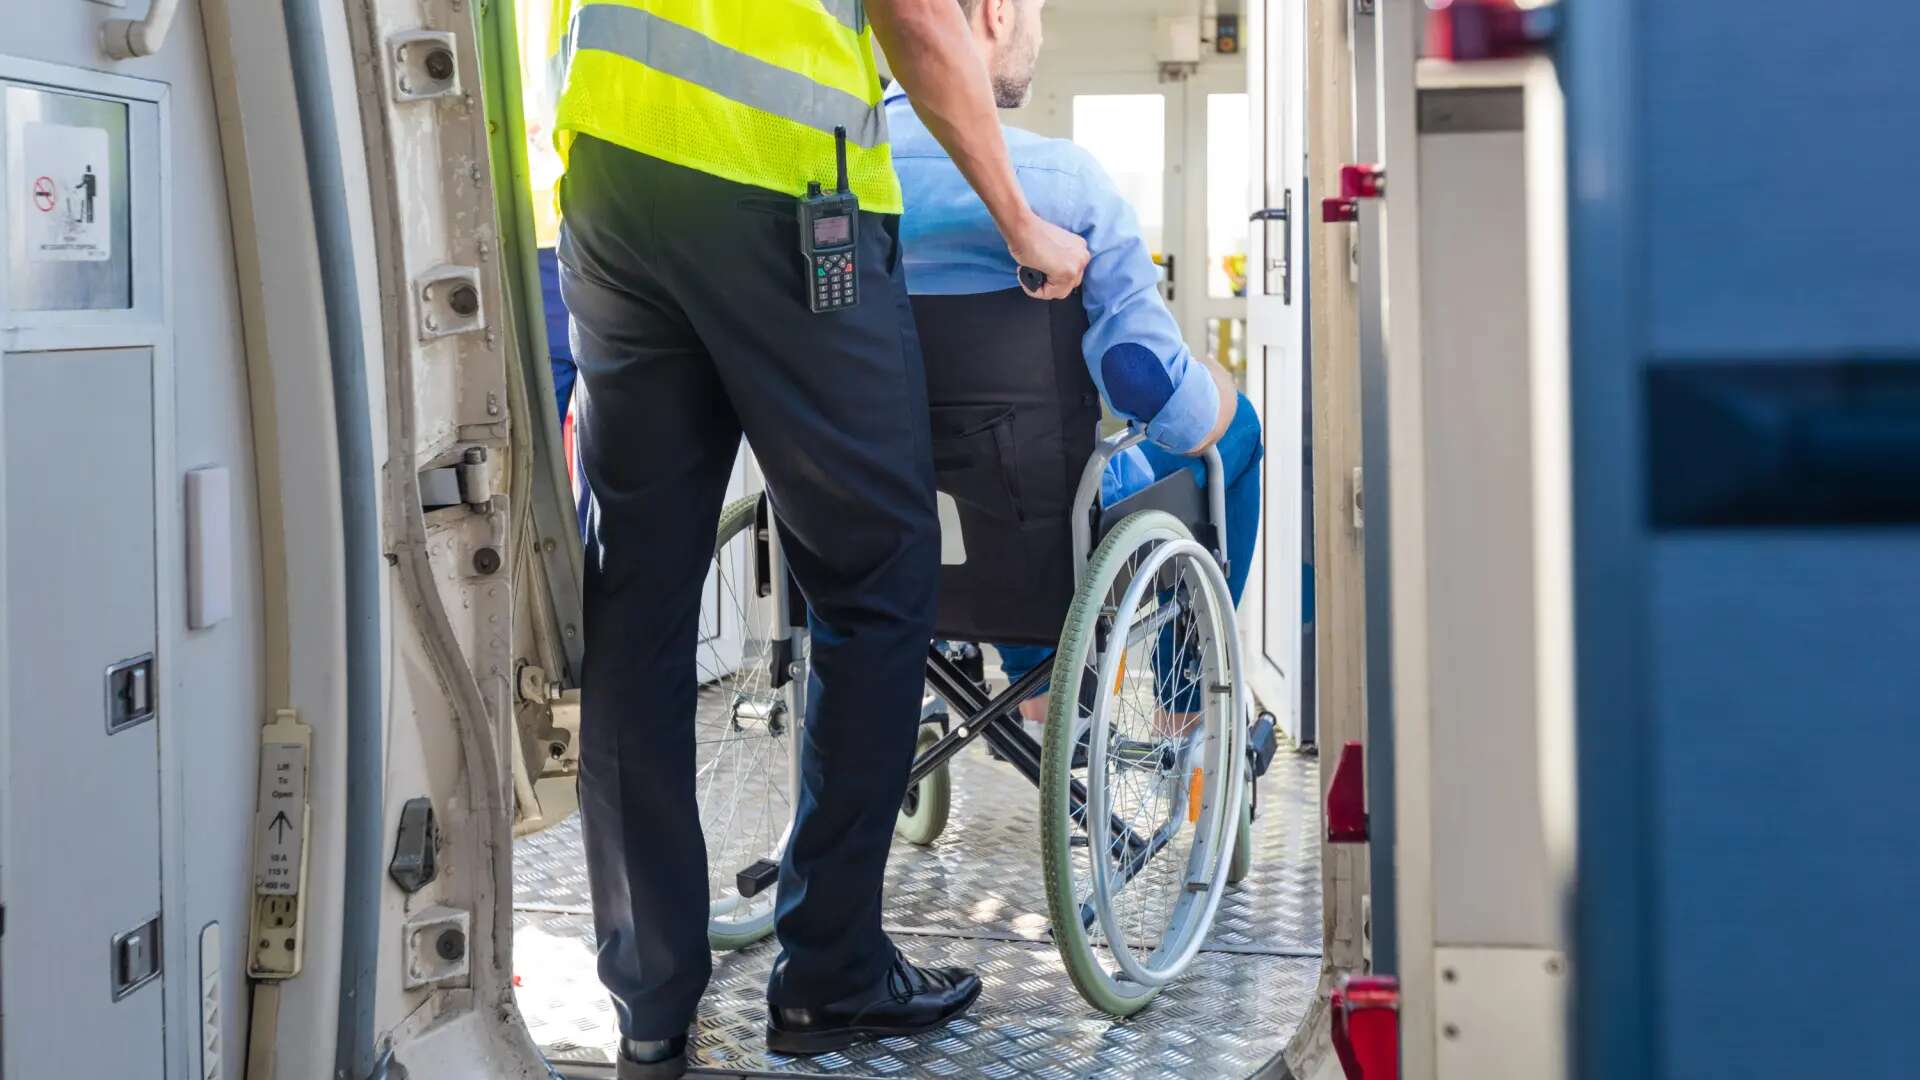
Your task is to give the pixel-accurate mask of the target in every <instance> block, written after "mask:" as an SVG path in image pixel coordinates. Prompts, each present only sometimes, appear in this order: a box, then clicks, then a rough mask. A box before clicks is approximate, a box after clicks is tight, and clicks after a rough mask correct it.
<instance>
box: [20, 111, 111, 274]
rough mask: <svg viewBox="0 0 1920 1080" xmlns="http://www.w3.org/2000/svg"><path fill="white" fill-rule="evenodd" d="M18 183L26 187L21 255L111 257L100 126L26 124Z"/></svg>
mask: <svg viewBox="0 0 1920 1080" xmlns="http://www.w3.org/2000/svg"><path fill="white" fill-rule="evenodd" d="M22 134H23V136H24V137H23V138H22V140H21V159H22V160H21V164H22V165H24V166H25V168H23V169H22V170H21V177H20V181H19V182H20V183H24V184H26V185H27V192H26V194H27V200H28V201H27V214H26V217H27V229H26V232H27V257H28V258H29V259H33V260H35V261H38V262H105V261H107V260H108V259H111V258H112V257H113V200H112V198H111V197H110V196H109V193H108V190H107V184H108V182H109V181H108V167H107V132H106V129H105V128H95V127H72V126H70V125H67V124H28V125H27V126H26V130H25V132H23V133H22Z"/></svg>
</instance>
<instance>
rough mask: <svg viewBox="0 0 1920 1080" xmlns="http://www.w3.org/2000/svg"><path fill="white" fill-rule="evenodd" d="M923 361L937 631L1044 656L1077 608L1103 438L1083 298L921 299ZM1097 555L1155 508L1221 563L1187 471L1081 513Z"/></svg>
mask: <svg viewBox="0 0 1920 1080" xmlns="http://www.w3.org/2000/svg"><path fill="white" fill-rule="evenodd" d="M913 314H914V320H915V322H916V323H917V324H918V327H919V332H920V347H921V351H922V353H923V354H924V356H925V360H926V371H927V400H928V404H929V405H930V406H931V408H932V413H933V415H932V425H931V426H932V432H933V467H934V474H935V483H936V484H937V486H938V488H939V491H940V528H941V564H942V565H941V573H940V609H939V615H938V618H937V622H936V630H937V632H938V633H939V635H940V636H941V637H944V638H949V639H953V640H959V641H993V642H1001V643H1005V644H1012V645H1052V644H1054V643H1055V642H1057V641H1058V640H1059V635H1060V626H1061V621H1062V619H1063V617H1064V616H1065V614H1066V612H1067V608H1068V606H1069V605H1070V604H1071V603H1072V601H1073V595H1074V590H1075V587H1076V586H1077V584H1078V566H1079V560H1080V559H1082V558H1084V557H1085V556H1087V555H1089V554H1091V552H1090V551H1080V552H1076V551H1075V550H1074V520H1073V517H1074V514H1075V513H1077V512H1080V510H1081V509H1082V508H1081V507H1077V506H1076V505H1075V501H1076V498H1077V497H1078V496H1079V494H1080V486H1081V481H1082V478H1083V476H1084V474H1085V473H1086V471H1087V465H1088V462H1089V460H1090V459H1091V458H1092V457H1093V454H1094V446H1095V443H1096V441H1097V438H1098V434H1099V427H1100V393H1099V391H1098V390H1097V389H1096V388H1095V387H1094V385H1093V379H1092V377H1091V376H1089V375H1088V374H1087V366H1086V360H1085V359H1084V357H1083V354H1082V351H1081V350H1082V344H1081V339H1082V338H1084V337H1085V336H1086V332H1087V313H1086V308H1085V306H1084V305H1083V304H1082V303H1081V300H1080V295H1079V293H1077V292H1076V293H1075V294H1074V295H1072V296H1070V297H1068V298H1066V299H1064V300H1055V301H1041V300H1035V299H1033V298H1032V297H1030V296H1028V295H1027V294H1026V293H1024V292H1022V291H1021V290H1019V289H1008V290H1005V291H1002V292H994V293H976V294H972V295H965V296H916V297H914V298H913ZM1084 509H1085V511H1086V512H1087V513H1088V514H1089V515H1090V517H1089V520H1088V522H1087V525H1088V526H1089V535H1090V537H1091V538H1092V541H1093V543H1095V544H1097V543H1098V542H1099V540H1100V539H1101V538H1102V537H1104V536H1106V534H1107V533H1108V532H1109V531H1111V530H1112V529H1113V528H1114V527H1115V526H1116V525H1118V524H1119V523H1120V522H1121V521H1123V520H1125V519H1126V518H1127V516H1128V515H1130V514H1135V513H1139V512H1142V511H1146V510H1164V511H1166V512H1168V513H1170V514H1172V515H1173V516H1174V517H1175V518H1177V519H1179V520H1180V521H1181V522H1182V523H1183V524H1185V525H1186V526H1187V527H1188V528H1189V530H1190V531H1192V533H1193V534H1194V536H1195V538H1197V539H1198V540H1199V541H1200V542H1201V543H1202V544H1204V545H1206V546H1207V547H1208V548H1209V549H1210V550H1212V551H1213V552H1214V553H1215V555H1216V557H1219V556H1220V554H1221V551H1222V549H1221V547H1220V543H1219V536H1218V533H1217V530H1216V529H1215V528H1214V526H1213V523H1212V520H1211V516H1210V515H1209V513H1208V510H1207V501H1206V497H1205V493H1204V491H1203V489H1202V488H1201V487H1200V486H1199V485H1198V484H1195V483H1193V482H1192V481H1191V480H1189V479H1188V478H1187V477H1186V475H1185V474H1184V473H1182V474H1176V475H1172V476H1168V477H1165V478H1163V479H1161V480H1159V481H1157V482H1155V483H1154V484H1152V485H1150V486H1149V487H1147V488H1145V489H1144V490H1141V491H1138V492H1135V493H1133V494H1131V495H1129V496H1128V497H1127V498H1126V499H1124V500H1122V501H1121V502H1119V503H1117V504H1115V505H1114V506H1110V507H1102V506H1100V505H1099V499H1098V497H1097V493H1096V497H1095V499H1094V500H1093V505H1091V506H1087V507H1085V508H1084Z"/></svg>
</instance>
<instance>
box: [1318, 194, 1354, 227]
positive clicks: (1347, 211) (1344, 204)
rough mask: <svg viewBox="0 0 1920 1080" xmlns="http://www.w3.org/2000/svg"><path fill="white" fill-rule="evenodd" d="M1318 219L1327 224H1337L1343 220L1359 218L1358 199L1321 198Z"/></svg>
mask: <svg viewBox="0 0 1920 1080" xmlns="http://www.w3.org/2000/svg"><path fill="white" fill-rule="evenodd" d="M1320 220H1321V221H1324V222H1326V223H1327V224H1329V225H1338V224H1340V223H1341V222H1343V221H1359V220H1360V201H1359V200H1358V199H1321V200H1320Z"/></svg>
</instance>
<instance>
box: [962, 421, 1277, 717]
mask: <svg viewBox="0 0 1920 1080" xmlns="http://www.w3.org/2000/svg"><path fill="white" fill-rule="evenodd" d="M1141 449H1142V450H1143V451H1145V453H1146V456H1147V462H1148V464H1150V465H1152V466H1153V478H1154V479H1155V480H1161V479H1165V478H1166V477H1169V476H1172V475H1173V474H1174V473H1177V472H1180V471H1181V470H1183V469H1184V470H1186V471H1187V472H1188V473H1190V474H1192V476H1193V479H1194V483H1196V484H1200V485H1203V486H1204V485H1205V484H1206V482H1207V462H1206V459H1205V458H1196V457H1187V456H1186V455H1184V454H1174V453H1170V452H1168V451H1166V450H1162V449H1161V448H1160V447H1158V446H1155V445H1153V444H1152V443H1147V444H1145V445H1144V446H1142V448H1141ZM1219 450H1220V463H1221V464H1222V465H1224V466H1226V474H1227V475H1226V484H1227V535H1226V543H1227V588H1228V589H1229V590H1230V591H1231V592H1232V593H1233V602H1234V604H1235V605H1236V606H1237V605H1238V604H1239V603H1240V594H1241V593H1243V592H1244V591H1246V587H1247V572H1248V571H1249V570H1250V569H1251V568H1252V566H1253V544H1254V541H1255V540H1256V539H1258V538H1259V535H1260V467H1259V466H1260V459H1261V457H1262V456H1263V455H1264V453H1265V451H1264V449H1263V448H1262V446H1261V441H1260V417H1259V414H1258V413H1256V412H1254V408H1253V402H1251V401H1248V400H1247V396H1246V395H1245V394H1241V395H1240V397H1239V404H1238V407H1237V408H1236V409H1235V410H1234V414H1233V422H1232V423H1231V424H1229V425H1228V426H1227V432H1226V434H1225V435H1222V436H1221V437H1220V442H1219ZM996 648H997V649H999V651H1000V670H1001V671H1002V672H1004V673H1005V674H1006V676H1007V679H1008V681H1010V682H1013V681H1018V680H1019V679H1020V677H1021V676H1023V675H1025V674H1026V673H1027V672H1029V671H1032V670H1033V669H1034V668H1037V667H1039V666H1040V665H1041V664H1044V663H1046V662H1047V661H1048V660H1050V659H1052V658H1053V650H1052V649H1050V648H1047V647H1046V646H1043V645H999V646H996ZM1162 651H1163V652H1164V651H1166V650H1165V649H1164V648H1163V649H1162Z"/></svg>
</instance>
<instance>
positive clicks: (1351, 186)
mask: <svg viewBox="0 0 1920 1080" xmlns="http://www.w3.org/2000/svg"><path fill="white" fill-rule="evenodd" d="M1386 193H1387V170H1386V169H1384V168H1382V167H1381V166H1379V165H1342V166H1340V197H1341V198H1343V199H1378V198H1381V197H1383V196H1384V195H1386Z"/></svg>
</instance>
